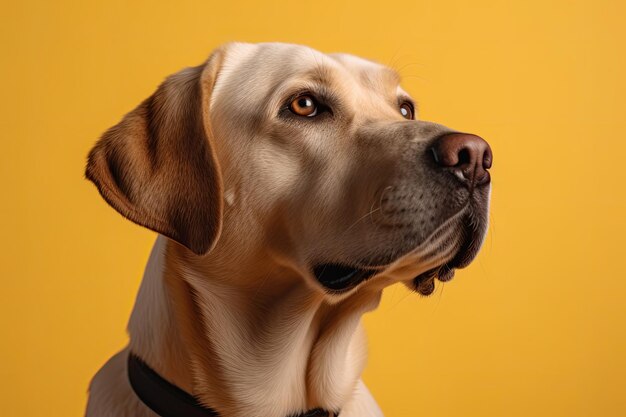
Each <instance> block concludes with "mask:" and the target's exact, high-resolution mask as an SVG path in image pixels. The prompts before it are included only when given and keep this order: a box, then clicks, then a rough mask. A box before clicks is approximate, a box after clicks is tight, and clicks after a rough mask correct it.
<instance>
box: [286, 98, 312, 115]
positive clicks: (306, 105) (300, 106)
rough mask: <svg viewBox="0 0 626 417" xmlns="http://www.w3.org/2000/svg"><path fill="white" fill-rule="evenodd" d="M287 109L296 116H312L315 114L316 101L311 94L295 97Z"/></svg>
mask: <svg viewBox="0 0 626 417" xmlns="http://www.w3.org/2000/svg"><path fill="white" fill-rule="evenodd" d="M289 110H291V112H292V113H294V114H297V115H298V116H305V117H313V116H316V115H317V103H316V102H315V99H314V98H313V97H311V96H307V95H304V96H300V97H297V98H295V99H294V100H293V101H292V102H291V104H290V105H289Z"/></svg>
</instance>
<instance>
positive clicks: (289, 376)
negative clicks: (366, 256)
mask: <svg viewBox="0 0 626 417" xmlns="http://www.w3.org/2000/svg"><path fill="white" fill-rule="evenodd" d="M214 252H215V254H213V252H212V254H211V256H209V257H207V258H203V259H196V260H195V261H194V260H193V258H190V257H189V255H188V253H186V252H185V250H184V249H183V248H182V247H180V246H179V245H177V244H175V243H172V242H171V241H168V240H167V239H166V238H164V237H159V238H158V240H157V242H156V244H155V246H154V248H153V250H152V254H151V255H150V260H149V262H148V266H147V267H146V272H145V275H144V279H143V282H142V284H141V288H140V290H139V294H138V296H137V301H136V304H135V308H134V310H133V313H132V316H131V319H130V322H129V326H128V330H129V334H130V337H131V341H130V349H131V351H133V352H134V353H136V354H138V355H139V356H140V357H142V358H143V359H144V360H146V362H147V363H148V364H149V365H150V366H152V367H153V368H154V369H155V370H156V371H157V372H159V373H160V374H161V375H162V376H163V377H165V378H166V379H168V380H169V381H171V382H172V383H174V384H176V385H178V386H179V387H181V388H182V389H184V390H186V391H188V392H190V393H192V394H193V395H195V396H197V397H198V398H200V399H201V401H203V402H204V403H205V404H206V405H208V406H210V407H212V408H214V409H216V410H217V411H219V412H221V414H222V415H228V416H233V417H236V416H244V415H245V416H248V417H255V416H264V417H284V416H286V415H288V414H290V413H293V412H294V411H301V410H306V409H311V408H316V407H322V408H325V409H328V410H339V409H341V408H342V406H344V404H345V402H346V401H347V400H348V399H349V397H350V396H351V393H352V392H353V390H354V387H355V384H356V383H357V381H358V379H359V376H360V374H361V372H362V370H363V367H364V365H365V359H366V352H365V341H364V340H363V338H364V333H363V330H362V328H361V325H360V319H361V316H362V315H363V313H365V312H367V311H369V310H372V309H374V308H376V306H377V305H378V302H379V300H380V295H381V291H380V290H375V291H365V290H364V291H359V292H357V293H355V294H354V295H352V296H350V297H347V298H346V299H344V300H342V301H340V302H337V303H334V304H329V303H328V302H326V301H325V298H324V296H323V295H322V294H321V293H320V292H319V291H315V290H314V289H313V288H311V287H310V286H308V285H306V284H305V282H304V281H303V280H302V277H298V276H297V274H295V272H293V270H289V269H287V268H283V267H278V266H277V265H275V264H274V265H273V266H272V268H273V269H271V270H267V269H265V270H262V269H257V268H258V267H259V266H260V265H265V264H268V262H267V261H266V260H265V262H257V263H256V264H255V263H254V262H241V263H240V264H239V267H238V268H239V269H238V270H232V269H230V270H228V269H225V268H224V265H225V263H224V262H220V259H223V257H224V256H228V255H227V254H226V253H221V254H220V253H219V252H220V251H219V248H216V250H215V251H214ZM229 264H230V265H232V262H230V263H229ZM231 268H232V267H231ZM242 276H244V277H245V279H243V278H242Z"/></svg>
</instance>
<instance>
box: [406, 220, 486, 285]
mask: <svg viewBox="0 0 626 417" xmlns="http://www.w3.org/2000/svg"><path fill="white" fill-rule="evenodd" d="M461 225H462V226H461V228H460V241H461V244H460V246H459V249H458V251H457V252H456V255H454V257H453V258H452V259H451V260H449V261H448V262H446V263H444V264H442V265H440V266H437V267H435V268H431V269H429V270H428V271H426V272H424V273H422V274H420V275H418V276H417V277H415V278H414V279H413V280H412V282H411V287H412V288H413V289H414V290H415V291H417V292H418V293H420V294H421V295H430V294H432V293H433V291H434V290H435V279H436V280H438V281H439V282H448V281H450V280H451V279H452V278H454V274H455V270H456V269H462V268H465V267H466V266H468V265H469V264H470V263H471V262H472V261H473V260H474V258H476V255H478V251H479V250H480V247H481V246H482V243H483V240H484V238H485V230H484V229H485V227H484V225H483V222H482V221H476V219H474V218H473V217H472V215H471V213H470V214H468V215H466V216H465V217H464V218H463V221H462V223H461Z"/></svg>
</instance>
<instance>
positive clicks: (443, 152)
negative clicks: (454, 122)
mask: <svg viewBox="0 0 626 417" xmlns="http://www.w3.org/2000/svg"><path fill="white" fill-rule="evenodd" d="M432 152H433V155H434V156H435V162H436V163H437V165H439V166H440V167H443V168H451V169H452V170H453V172H455V174H457V177H458V178H459V179H460V180H461V181H463V182H464V183H465V184H467V185H468V186H470V187H471V186H478V185H482V184H488V183H489V181H491V177H490V175H489V171H487V170H488V169H489V168H491V163H492V162H493V154H492V153H491V148H490V147H489V144H488V143H487V142H486V141H485V140H484V139H483V138H481V137H478V136H476V135H470V134H467V133H450V134H447V135H444V136H441V137H439V138H437V139H436V140H435V142H434V143H433V147H432Z"/></svg>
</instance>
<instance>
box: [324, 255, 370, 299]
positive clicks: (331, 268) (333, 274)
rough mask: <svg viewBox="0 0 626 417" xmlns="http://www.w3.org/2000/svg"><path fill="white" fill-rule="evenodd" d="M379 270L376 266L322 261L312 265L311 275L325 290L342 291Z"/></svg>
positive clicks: (349, 288) (354, 285)
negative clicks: (367, 266)
mask: <svg viewBox="0 0 626 417" xmlns="http://www.w3.org/2000/svg"><path fill="white" fill-rule="evenodd" d="M377 272H379V269H378V268H366V267H359V266H350V265H347V264H343V263H334V262H333V263H322V264H317V265H315V266H314V267H313V275H314V276H315V278H316V279H317V281H318V282H319V283H320V284H322V285H323V286H324V288H326V290H328V291H330V292H335V293H342V292H345V291H348V290H351V289H352V288H354V287H356V286H357V285H359V284H360V283H362V282H363V281H366V280H367V279H369V278H371V277H372V276H374V275H375V274H376V273H377Z"/></svg>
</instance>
